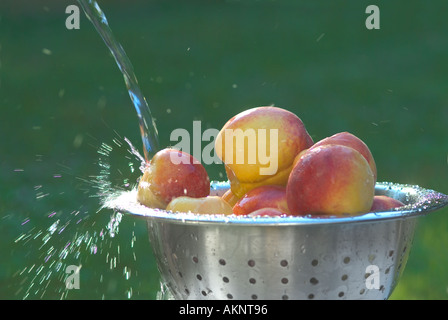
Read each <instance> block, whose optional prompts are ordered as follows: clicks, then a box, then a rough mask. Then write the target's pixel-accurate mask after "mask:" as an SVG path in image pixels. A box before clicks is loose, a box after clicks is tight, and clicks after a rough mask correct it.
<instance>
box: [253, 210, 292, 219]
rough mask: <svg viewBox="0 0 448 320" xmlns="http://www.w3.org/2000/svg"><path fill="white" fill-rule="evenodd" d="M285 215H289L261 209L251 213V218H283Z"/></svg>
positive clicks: (278, 211)
mask: <svg viewBox="0 0 448 320" xmlns="http://www.w3.org/2000/svg"><path fill="white" fill-rule="evenodd" d="M285 215H287V214H286V213H284V212H283V211H281V210H278V209H275V208H261V209H258V210H255V211H252V212H251V213H249V216H250V217H281V216H285Z"/></svg>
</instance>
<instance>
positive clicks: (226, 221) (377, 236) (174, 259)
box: [108, 182, 448, 299]
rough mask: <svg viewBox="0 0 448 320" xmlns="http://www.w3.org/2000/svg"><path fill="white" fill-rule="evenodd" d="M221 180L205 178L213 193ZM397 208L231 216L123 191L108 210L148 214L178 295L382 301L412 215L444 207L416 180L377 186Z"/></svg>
mask: <svg viewBox="0 0 448 320" xmlns="http://www.w3.org/2000/svg"><path fill="white" fill-rule="evenodd" d="M228 187H229V186H228V184H227V183H222V182H215V183H213V184H212V194H214V195H220V194H222V193H223V192H225V191H226V190H227V189H228ZM376 194H384V195H388V196H391V197H393V198H396V199H399V200H401V201H402V202H403V203H405V206H404V207H402V208H400V209H399V210H392V211H387V212H378V213H368V214H364V215H360V216H356V217H327V218H312V217H257V218H251V217H233V216H222V215H197V214H191V213H172V212H167V211H164V210H158V209H150V208H147V207H144V206H141V205H140V204H138V202H137V201H136V196H135V193H133V192H126V193H123V194H121V195H119V196H117V197H115V198H114V199H112V200H111V201H110V203H109V204H108V206H109V207H112V208H114V209H115V210H118V211H126V212H128V213H132V214H134V215H138V216H142V217H144V218H145V219H146V221H147V224H148V230H149V238H150V241H151V244H152V247H153V250H154V254H155V257H156V259H157V263H158V266H159V270H160V273H161V276H162V279H163V281H164V283H165V284H166V286H167V287H168V288H169V290H170V292H171V293H172V295H173V296H174V298H175V299H387V298H388V297H389V296H390V295H391V293H392V291H393V289H394V288H395V286H396V284H397V282H398V279H399V278H400V275H401V273H402V272H403V269H404V267H405V265H406V261H407V259H408V255H409V252H410V249H411V246H412V241H413V236H414V230H415V226H416V220H417V219H416V218H418V217H421V216H423V215H426V214H428V213H429V212H432V211H435V210H437V209H440V208H442V207H443V206H446V205H447V204H448V197H447V196H446V195H444V194H441V193H439V192H436V191H433V190H428V189H424V188H421V187H418V186H410V185H401V184H395V183H388V182H385V183H377V185H376Z"/></svg>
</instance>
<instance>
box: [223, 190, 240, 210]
mask: <svg viewBox="0 0 448 320" xmlns="http://www.w3.org/2000/svg"><path fill="white" fill-rule="evenodd" d="M221 198H222V199H223V200H224V201H226V202H227V203H228V204H230V206H232V207H233V206H234V205H235V204H236V203H237V202H238V200H239V198H238V197H237V196H236V195H234V194H233V192H232V189H229V190H227V191H226V192H225V193H224V194H223V195H222V196H221Z"/></svg>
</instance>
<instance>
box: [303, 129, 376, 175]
mask: <svg viewBox="0 0 448 320" xmlns="http://www.w3.org/2000/svg"><path fill="white" fill-rule="evenodd" d="M328 144H338V145H343V146H347V147H351V148H353V149H355V150H357V151H359V152H360V153H361V154H362V155H363V156H364V158H366V160H367V162H368V163H369V165H370V169H371V170H372V173H373V175H374V177H375V182H376V177H377V170H376V164H375V160H374V159H373V155H372V153H371V152H370V149H369V147H368V146H367V145H366V144H365V142H364V141H362V140H361V139H360V138H358V137H357V136H355V135H353V134H351V133H349V132H339V133H336V134H334V135H332V136H330V137H327V138H324V139H322V140H320V141H318V142H316V143H315V144H314V145H313V146H312V147H311V148H316V147H320V146H323V145H328Z"/></svg>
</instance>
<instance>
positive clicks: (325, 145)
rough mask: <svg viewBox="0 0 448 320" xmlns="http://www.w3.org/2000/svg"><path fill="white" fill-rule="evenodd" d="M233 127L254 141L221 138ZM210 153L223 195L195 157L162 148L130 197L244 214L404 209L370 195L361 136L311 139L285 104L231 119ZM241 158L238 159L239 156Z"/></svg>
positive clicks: (176, 208) (372, 173)
mask: <svg viewBox="0 0 448 320" xmlns="http://www.w3.org/2000/svg"><path fill="white" fill-rule="evenodd" d="M238 130H240V131H239V132H243V133H244V132H251V133H254V134H255V137H256V140H255V141H257V143H258V144H257V145H255V146H253V145H252V146H251V145H250V144H249V141H250V140H249V139H246V140H245V141H248V143H244V144H243V146H241V144H238V143H234V142H235V141H233V140H229V139H227V138H228V135H227V133H228V132H237V131H238ZM248 130H252V131H248ZM272 130H273V131H272ZM270 131H271V132H275V135H273V136H269V134H266V132H268V133H269V132H270ZM262 133H263V134H262ZM273 137H275V138H276V139H274V138H273ZM246 138H247V137H246ZM229 141H230V142H229ZM260 141H263V143H264V144H265V145H264V147H265V149H264V150H265V151H269V152H268V153H269V158H270V159H271V160H275V166H274V169H275V170H274V171H273V172H267V171H269V170H268V168H267V167H268V165H267V163H266V158H265V157H262V156H261V155H262V154H259V152H258V151H257V147H259V143H260ZM215 150H216V153H217V155H218V157H219V158H220V159H221V160H222V162H223V164H224V166H225V170H226V173H227V177H228V180H229V183H230V189H229V190H228V191H227V192H226V193H225V194H224V195H223V196H222V197H219V196H211V195H210V179H209V176H208V174H207V171H206V169H205V168H204V166H203V165H202V164H201V163H200V162H199V161H198V160H196V159H195V158H194V157H193V156H192V155H190V154H188V153H185V152H182V151H179V150H175V149H171V148H167V149H163V150H161V151H159V152H158V153H156V154H155V155H154V157H153V158H152V159H151V161H150V162H149V163H148V164H147V166H146V169H145V171H144V173H143V176H142V177H141V179H140V181H139V185H138V192H137V200H138V201H139V202H140V203H141V204H143V205H145V206H147V207H151V208H160V209H164V210H168V211H173V212H192V213H197V214H224V215H231V214H234V215H249V216H283V215H293V216H309V215H311V216H314V215H318V216H322V215H324V216H345V215H359V214H365V213H367V212H375V211H385V210H389V209H392V208H396V207H400V206H403V203H401V202H400V201H398V200H396V199H393V198H390V197H387V196H378V195H375V184H376V179H377V169H376V165H375V161H374V159H373V156H372V153H371V152H370V150H369V148H368V147H367V145H366V144H365V143H364V142H363V141H362V140H361V139H359V138H358V137H356V136H355V135H353V134H351V133H348V132H341V133H337V134H335V135H333V136H330V137H327V138H325V139H323V140H320V141H318V142H316V143H314V142H313V139H312V138H311V136H310V135H309V134H308V132H307V130H306V128H305V126H304V124H303V122H302V120H301V119H300V118H299V117H298V116H297V115H295V114H294V113H292V112H290V111H287V110H285V109H281V108H277V107H258V108H253V109H249V110H246V111H244V112H242V113H240V114H238V115H236V116H234V117H233V118H231V119H230V120H229V121H227V123H226V124H225V125H224V127H223V128H222V129H221V131H220V132H219V134H218V136H217V137H216V140H215ZM254 152H255V154H254ZM240 155H244V157H245V158H244V159H245V161H238V156H240ZM249 158H251V159H252V160H251V161H248V159H249ZM263 170H264V171H263Z"/></svg>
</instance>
